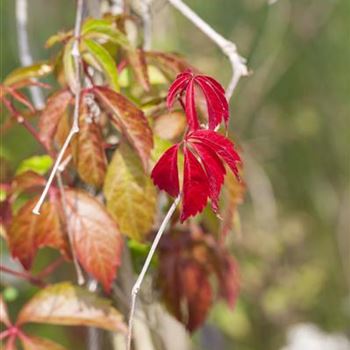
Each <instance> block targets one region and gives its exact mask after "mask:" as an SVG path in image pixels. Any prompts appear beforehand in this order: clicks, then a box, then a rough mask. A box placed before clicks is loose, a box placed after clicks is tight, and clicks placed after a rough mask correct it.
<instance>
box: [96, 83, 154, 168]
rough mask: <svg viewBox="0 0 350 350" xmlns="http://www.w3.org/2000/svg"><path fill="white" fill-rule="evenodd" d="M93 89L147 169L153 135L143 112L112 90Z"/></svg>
mask: <svg viewBox="0 0 350 350" xmlns="http://www.w3.org/2000/svg"><path fill="white" fill-rule="evenodd" d="M93 91H94V93H96V96H97V98H98V99H99V100H100V102H101V104H102V105H103V106H104V108H105V109H106V110H107V111H109V112H110V113H111V117H112V119H111V121H112V123H113V124H114V125H116V126H117V128H120V129H121V132H122V133H123V134H124V135H125V137H126V138H127V139H128V141H129V142H130V143H131V145H132V146H133V147H134V148H135V150H136V152H137V153H138V155H139V157H140V159H141V161H142V164H143V166H144V168H145V169H147V168H148V160H149V157H150V154H151V150H152V148H153V136H152V131H151V128H150V127H149V125H148V122H147V119H146V117H145V115H144V114H143V112H142V111H141V110H140V109H138V108H137V107H136V106H134V105H133V104H132V103H131V102H130V101H129V100H127V99H126V98H125V97H124V96H123V95H121V94H118V93H117V92H115V91H113V90H110V89H108V88H105V87H95V88H94V90H93Z"/></svg>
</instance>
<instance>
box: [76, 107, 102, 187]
mask: <svg viewBox="0 0 350 350" xmlns="http://www.w3.org/2000/svg"><path fill="white" fill-rule="evenodd" d="M79 127H80V130H79V133H78V135H77V136H76V137H75V138H74V139H73V142H72V147H73V152H72V153H73V160H74V163H75V166H76V168H77V171H78V173H79V176H80V178H81V179H82V180H83V181H84V182H86V183H87V184H90V185H93V186H95V187H101V186H102V185H103V181H104V177H105V174H106V169H107V158H106V154H105V150H104V147H103V146H104V139H103V136H102V130H101V126H100V125H99V124H98V122H97V121H95V120H94V119H93V118H92V116H91V115H90V113H89V110H88V108H87V106H86V105H85V104H82V106H81V107H80V116H79Z"/></svg>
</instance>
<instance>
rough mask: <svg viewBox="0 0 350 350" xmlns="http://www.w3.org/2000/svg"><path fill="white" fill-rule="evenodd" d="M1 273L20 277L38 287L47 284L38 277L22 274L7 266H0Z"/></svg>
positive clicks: (26, 273)
mask: <svg viewBox="0 0 350 350" xmlns="http://www.w3.org/2000/svg"><path fill="white" fill-rule="evenodd" d="M0 271H2V272H5V273H8V274H10V275H13V276H16V277H20V278H22V279H24V280H26V281H28V282H30V283H32V284H34V285H36V286H38V287H43V286H45V282H43V281H42V280H41V279H40V278H38V277H34V276H32V275H31V274H29V273H28V272H25V271H23V272H20V271H16V270H12V269H10V268H8V267H6V266H3V265H0Z"/></svg>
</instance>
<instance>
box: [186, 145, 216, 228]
mask: <svg viewBox="0 0 350 350" xmlns="http://www.w3.org/2000/svg"><path fill="white" fill-rule="evenodd" d="M184 154H185V162H184V180H183V200H182V213H181V222H183V221H185V220H186V219H187V218H188V217H189V216H192V215H196V214H197V213H199V212H201V211H202V210H203V209H204V207H205V205H206V203H207V199H208V196H209V182H208V177H207V175H206V173H205V172H204V170H203V168H202V166H201V164H200V163H199V162H198V160H197V159H196V157H195V156H194V155H193V154H192V152H191V151H189V150H188V149H187V148H185V150H184Z"/></svg>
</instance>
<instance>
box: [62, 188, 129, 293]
mask: <svg viewBox="0 0 350 350" xmlns="http://www.w3.org/2000/svg"><path fill="white" fill-rule="evenodd" d="M65 197H66V204H67V208H66V210H67V221H68V222H67V225H68V229H69V230H70V233H71V235H72V237H73V246H74V250H75V252H76V255H77V258H78V260H79V262H80V263H81V265H82V266H83V267H84V269H85V270H86V271H87V272H88V273H90V274H91V275H92V276H94V277H95V278H96V279H97V280H98V281H99V282H101V284H102V285H103V287H104V289H105V290H106V291H107V292H108V291H110V289H111V285H112V282H113V280H114V278H115V276H116V272H117V268H118V266H119V265H120V262H121V251H122V246H123V241H122V237H121V235H120V233H119V230H118V228H117V225H116V224H115V222H114V221H113V219H112V218H111V217H110V215H109V214H108V213H107V212H106V210H105V208H104V206H103V205H102V204H101V203H100V202H98V201H97V200H96V199H95V198H93V197H92V196H90V195H88V194H87V193H84V192H82V191H77V190H66V191H65Z"/></svg>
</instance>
